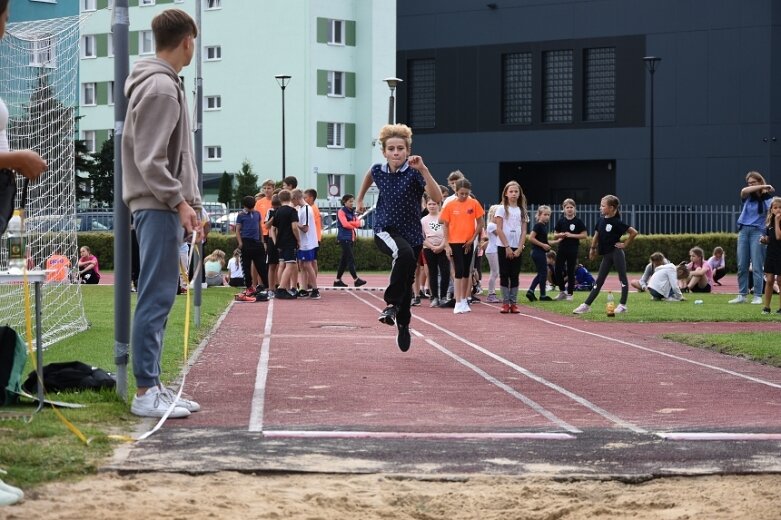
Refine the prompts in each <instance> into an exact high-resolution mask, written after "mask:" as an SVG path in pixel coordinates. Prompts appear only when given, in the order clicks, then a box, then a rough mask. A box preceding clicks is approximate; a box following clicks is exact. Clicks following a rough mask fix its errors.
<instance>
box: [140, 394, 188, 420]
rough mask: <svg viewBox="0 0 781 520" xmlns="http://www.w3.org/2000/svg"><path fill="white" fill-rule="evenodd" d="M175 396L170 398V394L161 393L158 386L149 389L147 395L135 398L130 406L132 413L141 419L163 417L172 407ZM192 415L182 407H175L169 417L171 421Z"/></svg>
mask: <svg viewBox="0 0 781 520" xmlns="http://www.w3.org/2000/svg"><path fill="white" fill-rule="evenodd" d="M172 397H173V396H170V395H169V394H168V392H161V391H160V389H159V388H158V387H156V386H153V387H150V388H149V389H147V391H146V393H145V394H144V395H142V396H140V397H139V396H135V397H134V398H133V404H132V405H131V406H130V413H132V414H133V415H138V416H139V417H162V416H163V415H165V412H167V411H168V408H170V407H171V403H172V402H173V400H172ZM188 415H190V410H188V409H187V408H183V407H181V406H174V409H173V410H172V411H171V414H170V415H169V416H168V417H169V418H171V419H180V418H182V417H187V416H188Z"/></svg>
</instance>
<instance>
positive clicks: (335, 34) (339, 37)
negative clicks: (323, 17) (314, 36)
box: [328, 20, 344, 45]
mask: <svg viewBox="0 0 781 520" xmlns="http://www.w3.org/2000/svg"><path fill="white" fill-rule="evenodd" d="M328 43H330V44H333V45H344V20H331V31H330V33H329V34H328Z"/></svg>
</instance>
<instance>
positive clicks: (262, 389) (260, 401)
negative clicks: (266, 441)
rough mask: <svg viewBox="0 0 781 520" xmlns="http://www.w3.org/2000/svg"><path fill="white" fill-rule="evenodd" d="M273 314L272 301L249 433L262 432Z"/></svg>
mask: <svg viewBox="0 0 781 520" xmlns="http://www.w3.org/2000/svg"><path fill="white" fill-rule="evenodd" d="M273 314H274V300H273V299H271V300H270V301H269V302H268V310H267V311H266V327H265V329H264V330H263V344H262V345H261V347H260V359H259V360H258V367H257V369H256V370H255V373H256V374H257V375H256V376H255V391H254V392H253V394H252V408H251V411H250V417H249V431H251V432H261V431H263V412H264V406H265V402H266V380H267V379H268V357H269V350H270V347H271V325H272V316H273Z"/></svg>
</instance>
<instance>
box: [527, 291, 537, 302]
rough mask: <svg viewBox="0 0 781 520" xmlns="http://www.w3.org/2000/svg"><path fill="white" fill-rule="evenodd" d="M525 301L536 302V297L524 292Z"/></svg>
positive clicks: (531, 293)
mask: <svg viewBox="0 0 781 520" xmlns="http://www.w3.org/2000/svg"><path fill="white" fill-rule="evenodd" d="M526 299H527V300H529V301H530V302H536V301H537V297H536V296H534V293H533V292H532V291H526Z"/></svg>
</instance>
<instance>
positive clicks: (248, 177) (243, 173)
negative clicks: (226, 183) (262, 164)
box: [236, 159, 258, 206]
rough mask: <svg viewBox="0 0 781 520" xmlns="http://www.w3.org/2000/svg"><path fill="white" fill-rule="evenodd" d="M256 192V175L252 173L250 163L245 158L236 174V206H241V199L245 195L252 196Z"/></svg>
mask: <svg viewBox="0 0 781 520" xmlns="http://www.w3.org/2000/svg"><path fill="white" fill-rule="evenodd" d="M257 192H258V176H257V175H255V174H254V173H252V165H251V164H250V162H249V161H247V160H246V159H245V160H244V162H243V163H241V170H239V173H237V174H236V202H237V204H236V206H241V199H242V198H244V197H246V196H247V195H252V196H253V197H254V196H255V194H256V193H257Z"/></svg>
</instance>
